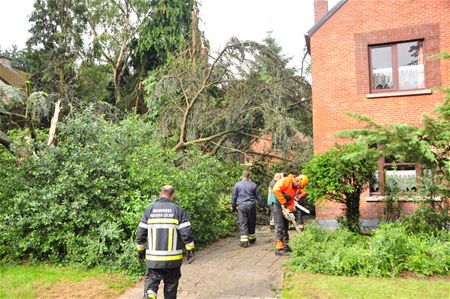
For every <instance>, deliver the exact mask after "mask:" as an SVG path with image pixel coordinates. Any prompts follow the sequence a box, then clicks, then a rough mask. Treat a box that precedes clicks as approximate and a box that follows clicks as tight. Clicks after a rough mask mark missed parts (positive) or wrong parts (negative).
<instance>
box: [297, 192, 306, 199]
mask: <svg viewBox="0 0 450 299" xmlns="http://www.w3.org/2000/svg"><path fill="white" fill-rule="evenodd" d="M306 195H307V193H306V191H303V192H301V193H299V194H298V198H299V199H301V198H304V197H306Z"/></svg>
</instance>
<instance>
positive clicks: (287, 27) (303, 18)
mask: <svg viewBox="0 0 450 299" xmlns="http://www.w3.org/2000/svg"><path fill="white" fill-rule="evenodd" d="M328 1H329V5H328V7H329V8H331V7H332V6H333V5H334V4H336V3H337V2H338V1H339V0H328ZM33 2H34V0H0V7H1V11H0V47H1V49H6V48H10V47H11V46H12V45H13V44H16V45H17V46H18V47H19V48H22V47H24V46H25V42H26V40H27V39H28V37H29V33H28V29H29V23H28V18H29V16H30V14H31V12H32V10H33ZM200 3H201V6H200V17H201V22H200V30H202V31H204V32H205V35H206V38H207V39H208V40H209V41H210V45H211V49H212V51H218V50H220V49H221V48H222V47H223V46H224V45H225V44H226V42H227V41H228V40H229V39H230V38H231V37H233V36H235V37H237V38H239V39H241V40H253V41H257V42H261V41H262V40H263V39H264V38H265V37H266V36H267V32H268V31H272V36H273V37H274V38H275V39H276V41H277V42H278V44H279V45H280V46H281V47H282V48H283V53H284V54H285V55H286V56H288V57H293V61H292V63H291V65H292V66H299V65H300V62H301V56H302V50H303V47H304V44H305V40H304V37H303V35H304V34H305V33H306V31H308V29H309V28H311V27H312V26H313V24H314V12H313V0H276V1H275V0H200Z"/></svg>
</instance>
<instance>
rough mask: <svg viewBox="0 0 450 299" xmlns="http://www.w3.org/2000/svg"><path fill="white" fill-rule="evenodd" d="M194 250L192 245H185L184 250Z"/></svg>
mask: <svg viewBox="0 0 450 299" xmlns="http://www.w3.org/2000/svg"><path fill="white" fill-rule="evenodd" d="M194 248H195V246H194V244H192V245H188V244H186V250H192V249H194Z"/></svg>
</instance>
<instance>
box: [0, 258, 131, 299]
mask: <svg viewBox="0 0 450 299" xmlns="http://www.w3.org/2000/svg"><path fill="white" fill-rule="evenodd" d="M132 283H133V281H132V279H131V278H129V277H127V276H124V275H120V274H106V273H102V272H100V271H86V270H82V269H77V268H68V267H52V266H49V265H0V286H1V287H0V298H93V297H94V296H95V297H96V298H100V297H101V298H116V297H117V296H118V295H119V294H120V293H122V291H123V290H124V289H125V288H126V287H128V286H130V285H131V284H132Z"/></svg>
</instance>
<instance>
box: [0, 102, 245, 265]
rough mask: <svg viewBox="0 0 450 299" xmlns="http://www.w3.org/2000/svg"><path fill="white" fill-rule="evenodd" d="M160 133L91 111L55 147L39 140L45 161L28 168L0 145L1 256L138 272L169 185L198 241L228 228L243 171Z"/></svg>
mask: <svg viewBox="0 0 450 299" xmlns="http://www.w3.org/2000/svg"><path fill="white" fill-rule="evenodd" d="M153 132H154V127H153V126H152V125H150V124H148V123H146V122H145V121H144V120H143V118H141V117H137V116H132V117H129V118H127V119H125V120H123V121H121V122H118V123H113V122H111V121H107V120H105V119H104V118H103V117H101V116H99V115H97V114H96V113H93V111H92V110H90V109H88V110H86V111H84V112H83V113H80V114H79V115H77V116H75V117H73V118H71V119H68V120H67V121H66V122H65V123H62V124H61V126H60V132H59V134H58V144H57V146H56V147H53V146H51V147H46V146H43V145H37V146H38V147H40V148H41V151H40V152H39V153H38V157H33V156H31V157H29V158H28V159H27V160H25V161H24V163H23V166H22V167H21V168H15V167H14V161H13V159H12V158H11V157H9V156H8V154H6V155H5V154H4V151H3V150H2V151H0V159H1V162H2V169H1V170H0V174H1V175H2V184H1V187H0V191H1V193H0V202H1V205H2V209H1V210H0V235H1V236H2V237H1V238H0V259H1V260H4V261H6V260H8V261H22V260H32V261H52V262H56V263H79V264H83V265H85V266H87V267H104V268H107V269H115V270H121V271H125V272H128V273H135V274H137V273H139V272H140V271H141V270H142V269H141V266H140V265H139V263H138V262H137V261H136V258H135V250H134V247H135V244H134V242H135V234H136V229H137V224H138V222H139V219H140V218H141V216H142V214H143V212H144V208H145V207H146V206H147V205H149V204H150V203H151V202H152V200H154V199H155V198H156V197H157V196H158V194H159V189H160V188H161V186H162V185H164V184H171V185H173V186H174V187H175V190H176V195H177V199H176V200H175V201H176V202H177V203H178V204H180V205H181V206H182V207H183V208H184V209H185V210H186V212H187V215H188V217H189V218H190V221H191V223H192V224H193V227H194V232H195V237H196V243H197V245H199V246H201V245H204V244H206V243H208V242H212V241H214V240H215V239H217V238H219V237H221V236H224V235H225V234H227V233H229V232H230V230H232V229H233V223H234V219H233V215H232V213H231V211H230V209H229V203H228V201H229V196H230V192H231V188H232V186H233V183H234V182H235V180H236V174H237V173H239V172H240V171H239V170H238V167H236V166H235V165H226V164H222V163H220V162H219V161H218V160H217V159H215V158H211V157H207V156H204V155H202V154H201V153H200V152H199V151H198V150H195V149H193V150H190V151H188V152H185V153H183V154H179V155H178V154H175V153H174V152H172V151H170V150H166V149H164V148H163V147H162V146H161V145H160V143H159V142H158V140H157V139H156V138H155V137H154V134H153ZM43 141H45V140H43ZM3 163H5V164H6V165H8V166H7V167H5V168H4V167H3V165H4V164H3ZM3 175H4V176H5V177H6V178H5V179H3ZM205 224H207V225H205Z"/></svg>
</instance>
